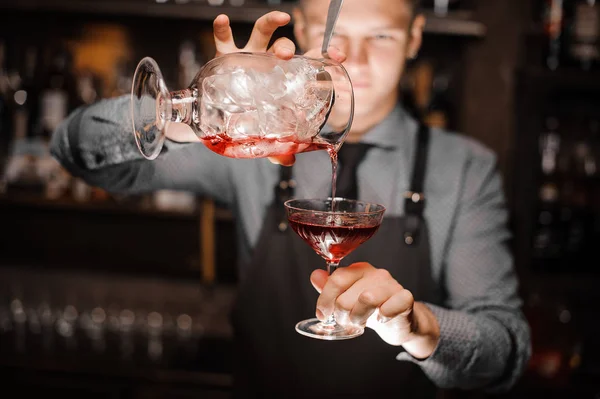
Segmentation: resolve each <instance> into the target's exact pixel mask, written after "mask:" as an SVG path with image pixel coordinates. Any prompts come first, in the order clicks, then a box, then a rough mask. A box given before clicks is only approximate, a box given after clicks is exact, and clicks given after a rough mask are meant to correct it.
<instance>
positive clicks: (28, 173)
mask: <svg viewBox="0 0 600 399" xmlns="http://www.w3.org/2000/svg"><path fill="white" fill-rule="evenodd" d="M37 71H38V51H37V48H36V47H35V46H28V47H26V49H25V52H24V56H23V57H22V58H21V62H20V65H19V67H18V69H17V70H16V71H15V72H14V78H13V79H11V80H12V81H13V82H14V83H13V86H14V90H13V94H12V98H11V100H12V103H11V104H12V106H11V108H10V109H11V119H12V123H11V126H12V132H11V134H12V139H11V143H10V150H9V157H8V162H7V166H6V169H5V173H4V181H5V186H6V190H7V192H9V194H13V193H16V194H20V193H24V194H29V195H31V194H32V195H36V196H42V195H43V194H44V191H45V184H46V177H45V176H44V175H43V173H42V170H41V169H40V168H39V161H40V159H42V158H43V157H44V156H45V153H46V148H45V143H44V142H43V141H42V140H40V139H39V138H38V137H37V136H36V134H35V121H36V119H37V117H38V111H39V107H38V105H39V103H38V99H39V97H38V89H37V84H36V83H37V81H36V79H37V76H36V73H37Z"/></svg>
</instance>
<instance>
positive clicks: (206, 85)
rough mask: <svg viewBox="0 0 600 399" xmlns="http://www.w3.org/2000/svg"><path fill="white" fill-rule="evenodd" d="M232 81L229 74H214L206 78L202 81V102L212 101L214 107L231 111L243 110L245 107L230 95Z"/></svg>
mask: <svg viewBox="0 0 600 399" xmlns="http://www.w3.org/2000/svg"><path fill="white" fill-rule="evenodd" d="M230 82H231V79H230V78H229V75H214V76H209V77H207V78H205V79H204V80H203V81H202V102H205V103H207V104H208V103H210V104H212V106H214V107H217V108H220V109H223V110H227V111H229V112H242V111H243V108H241V107H240V105H239V104H236V103H235V102H234V101H233V99H232V98H231V97H230V96H229V93H228V89H229V84H230Z"/></svg>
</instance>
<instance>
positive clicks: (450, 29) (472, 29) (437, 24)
mask: <svg viewBox="0 0 600 399" xmlns="http://www.w3.org/2000/svg"><path fill="white" fill-rule="evenodd" d="M424 14H425V17H426V18H427V23H426V25H425V33H426V34H431V35H446V36H461V37H471V38H483V37H485V35H486V33H487V28H486V26H485V25H484V24H483V23H481V22H479V21H477V20H475V19H474V18H473V13H471V12H469V11H454V12H450V13H448V15H447V16H443V17H442V16H438V15H436V14H434V13H433V12H425V13H424Z"/></svg>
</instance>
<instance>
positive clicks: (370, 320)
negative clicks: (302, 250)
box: [310, 263, 440, 359]
mask: <svg viewBox="0 0 600 399" xmlns="http://www.w3.org/2000/svg"><path fill="white" fill-rule="evenodd" d="M310 279H311V282H312V284H313V286H314V287H315V289H316V290H317V291H318V292H319V293H320V294H321V295H320V296H319V300H318V301H317V317H318V318H319V319H320V320H325V319H326V318H327V317H328V316H329V315H330V314H331V313H332V312H333V313H334V315H335V317H336V319H337V321H338V322H339V323H340V324H348V323H352V324H357V325H361V326H366V327H369V328H372V329H373V330H375V332H377V334H379V336H380V337H381V338H382V339H383V340H384V341H385V342H387V343H388V344H390V345H394V346H403V347H404V349H405V350H406V351H407V352H408V353H410V354H411V355H412V356H414V357H415V358H418V359H425V358H427V357H429V356H430V355H431V354H432V353H433V351H434V350H435V348H436V346H437V344H438V341H439V337H440V330H439V324H438V322H437V319H436V317H435V315H434V314H433V313H432V312H431V310H430V309H429V308H428V307H427V306H426V305H425V304H423V303H420V302H415V300H414V298H413V295H412V293H411V292H410V291H408V290H407V289H405V288H404V287H402V285H400V283H398V281H396V280H395V279H394V278H393V277H392V276H391V274H390V273H389V272H388V271H387V270H385V269H376V268H375V267H373V266H372V265H371V264H369V263H355V264H353V265H351V266H348V267H340V268H339V269H337V270H336V271H335V272H334V273H333V274H332V275H331V276H328V275H327V272H326V271H325V270H322V269H319V270H315V271H314V272H313V273H312V275H311V278H310Z"/></svg>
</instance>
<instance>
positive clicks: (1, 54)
mask: <svg viewBox="0 0 600 399" xmlns="http://www.w3.org/2000/svg"><path fill="white" fill-rule="evenodd" d="M9 103H10V90H9V81H8V68H7V66H6V44H5V42H4V41H3V40H2V39H0V144H2V145H3V147H4V145H6V144H7V143H8V137H10V136H11V135H12V126H11V125H12V120H11V119H12V118H11V113H10V110H9ZM4 148H6V147H4ZM5 155H6V154H2V153H0V156H5Z"/></svg>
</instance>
